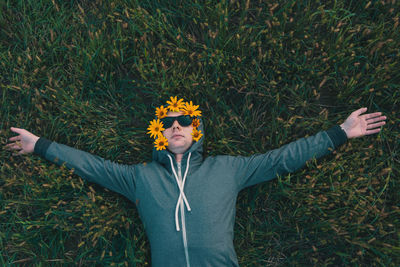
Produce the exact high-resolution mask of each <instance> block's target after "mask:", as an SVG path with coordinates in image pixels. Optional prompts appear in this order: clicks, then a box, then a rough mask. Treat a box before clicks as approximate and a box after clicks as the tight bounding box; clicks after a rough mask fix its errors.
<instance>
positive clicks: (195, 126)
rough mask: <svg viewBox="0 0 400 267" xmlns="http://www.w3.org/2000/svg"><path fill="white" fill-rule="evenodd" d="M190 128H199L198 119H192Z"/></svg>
mask: <svg viewBox="0 0 400 267" xmlns="http://www.w3.org/2000/svg"><path fill="white" fill-rule="evenodd" d="M192 126H193V128H196V129H197V127H199V126H200V120H199V119H193V122H192Z"/></svg>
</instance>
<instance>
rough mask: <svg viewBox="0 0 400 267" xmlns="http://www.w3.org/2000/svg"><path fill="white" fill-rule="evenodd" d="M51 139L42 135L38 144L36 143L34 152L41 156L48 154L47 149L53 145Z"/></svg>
mask: <svg viewBox="0 0 400 267" xmlns="http://www.w3.org/2000/svg"><path fill="white" fill-rule="evenodd" d="M51 143H52V142H51V141H50V140H48V139H46V138H44V137H40V138H39V139H38V140H37V142H36V144H35V148H34V152H35V153H36V154H38V155H39V156H42V157H44V156H45V155H46V151H47V149H48V148H49V146H50V145H51Z"/></svg>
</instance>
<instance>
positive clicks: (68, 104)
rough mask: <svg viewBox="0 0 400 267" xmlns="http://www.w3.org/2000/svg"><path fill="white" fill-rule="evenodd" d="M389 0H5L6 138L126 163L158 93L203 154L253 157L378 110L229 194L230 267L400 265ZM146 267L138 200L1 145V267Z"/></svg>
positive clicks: (144, 144)
mask: <svg viewBox="0 0 400 267" xmlns="http://www.w3.org/2000/svg"><path fill="white" fill-rule="evenodd" d="M399 14H400V2H399V1H395V0H389V1H384V0H382V1H361V0H360V1H344V0H337V1H329V0H327V1H305V0H304V1H294V0H292V1H256V0H254V1H249V0H247V1H235V0H233V1H199V0H193V1H187V0H186V1H185V0H182V1H154V0H153V1H150V0H147V1H146V0H143V1H124V0H110V1H105V0H103V1H102V0H95V1H60V0H25V1H22V0H13V1H11V0H10V1H7V0H0V96H1V106H0V141H1V146H3V145H5V144H6V143H7V142H8V141H7V139H8V138H10V137H12V136H14V135H15V134H14V133H12V132H11V131H10V127H18V128H24V129H27V130H29V131H31V132H32V133H34V134H36V135H38V136H43V137H46V138H47V139H50V140H53V141H56V142H58V143H62V144H66V145H69V146H72V147H75V148H77V149H81V150H84V151H87V152H90V153H92V154H96V155H98V156H101V157H103V158H106V159H109V160H112V161H115V162H118V163H124V164H137V163H142V162H149V161H151V150H152V147H153V144H152V139H150V138H149V136H148V135H147V134H146V132H147V130H146V128H147V126H148V124H149V121H150V120H152V119H153V118H154V110H155V107H158V106H160V105H163V104H164V103H165V101H166V100H167V99H169V97H170V96H175V95H177V96H178V97H180V98H181V97H182V98H185V99H187V100H192V101H193V102H194V103H195V104H197V105H200V109H201V110H202V112H203V120H204V122H205V142H204V151H205V156H210V155H220V154H225V155H244V156H249V155H252V154H256V153H264V152H266V151H268V150H270V149H274V148H278V147H280V146H282V145H284V144H286V143H288V142H291V141H294V140H296V139H298V138H301V137H304V136H310V135H313V134H315V133H317V132H318V131H320V130H327V129H329V128H330V127H331V126H334V125H336V124H339V123H341V122H343V121H344V119H345V118H346V117H347V116H348V115H349V114H350V113H351V112H352V111H354V110H356V109H358V108H360V107H367V108H368V111H369V112H374V111H381V112H383V113H384V115H386V116H387V123H386V125H385V126H384V127H383V131H381V133H379V134H377V135H373V136H367V137H363V138H359V139H352V140H350V141H348V142H347V143H346V144H344V145H343V146H341V147H340V148H339V149H337V150H336V151H334V153H333V154H331V155H329V156H326V157H324V158H322V159H319V160H313V161H310V162H308V163H307V165H306V166H305V167H304V168H302V169H300V170H298V171H296V172H295V173H292V174H289V175H285V176H281V177H278V178H277V179H275V180H273V181H271V182H268V183H264V184H260V185H256V186H252V187H250V188H248V189H245V190H243V191H242V192H241V193H240V194H239V197H238V202H237V215H236V223H235V240H234V244H235V249H236V252H237V255H238V259H239V263H240V265H241V266H399V265H400V256H399V255H400V242H399V239H400V232H399V230H396V229H400V206H399V200H400V194H399V192H400V181H399V177H400V173H399V170H400V165H399V154H398V153H399V151H400V142H399V137H400V134H399V124H400V118H399V110H400V109H399V106H400V105H399V101H400V63H399V62H400V50H399V47H400V25H399V23H400V21H399ZM94 264H97V265H96V266H149V265H150V264H151V259H150V248H149V243H148V240H147V237H146V235H145V233H144V227H143V224H142V223H141V221H140V219H139V216H138V213H137V210H136V208H135V205H134V204H133V203H131V202H129V201H128V199H126V198H124V197H123V196H121V195H118V194H116V193H114V192H112V191H109V190H107V189H105V188H102V187H100V186H98V185H96V184H94V183H89V182H86V181H84V180H82V179H81V178H80V177H78V176H77V175H75V174H73V173H72V172H71V171H70V170H68V169H67V168H65V167H58V166H57V165H55V164H53V163H51V162H49V161H46V160H45V159H43V158H40V157H39V156H37V155H34V154H33V155H25V156H18V157H16V156H12V154H11V152H10V151H6V150H4V149H2V150H0V265H1V266H93V265H94Z"/></svg>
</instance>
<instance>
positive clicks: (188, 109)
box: [182, 101, 201, 117]
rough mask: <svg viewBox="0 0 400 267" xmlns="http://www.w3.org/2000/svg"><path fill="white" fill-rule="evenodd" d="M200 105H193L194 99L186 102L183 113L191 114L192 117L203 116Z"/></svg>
mask: <svg viewBox="0 0 400 267" xmlns="http://www.w3.org/2000/svg"><path fill="white" fill-rule="evenodd" d="M198 108H199V105H193V103H192V101H190V102H186V103H185V106H184V107H183V110H182V111H183V114H184V115H189V116H190V117H195V116H201V111H200V110H197V109H198Z"/></svg>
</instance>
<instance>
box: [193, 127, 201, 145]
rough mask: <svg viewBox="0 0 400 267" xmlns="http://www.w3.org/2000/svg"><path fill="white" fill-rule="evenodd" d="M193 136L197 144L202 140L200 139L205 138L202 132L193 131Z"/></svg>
mask: <svg viewBox="0 0 400 267" xmlns="http://www.w3.org/2000/svg"><path fill="white" fill-rule="evenodd" d="M192 136H193V140H194V141H196V142H197V141H199V140H200V138H201V137H202V136H203V134H202V133H201V131H200V130H197V129H193V132H192Z"/></svg>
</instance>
